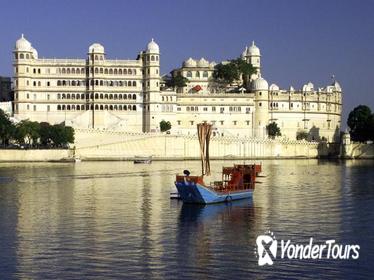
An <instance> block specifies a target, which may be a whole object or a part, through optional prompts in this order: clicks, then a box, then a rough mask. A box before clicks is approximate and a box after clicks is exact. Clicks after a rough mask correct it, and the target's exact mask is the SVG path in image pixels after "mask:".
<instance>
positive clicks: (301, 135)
mask: <svg viewBox="0 0 374 280" xmlns="http://www.w3.org/2000/svg"><path fill="white" fill-rule="evenodd" d="M296 140H308V132H306V131H304V130H300V131H298V132H297V133H296Z"/></svg>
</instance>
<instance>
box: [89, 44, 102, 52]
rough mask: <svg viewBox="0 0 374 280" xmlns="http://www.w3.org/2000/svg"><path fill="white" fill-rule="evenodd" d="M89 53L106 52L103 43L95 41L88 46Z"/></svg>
mask: <svg viewBox="0 0 374 280" xmlns="http://www.w3.org/2000/svg"><path fill="white" fill-rule="evenodd" d="M88 52H89V53H105V51H104V47H103V45H101V44H99V43H94V44H92V45H91V46H90V47H89V48H88Z"/></svg>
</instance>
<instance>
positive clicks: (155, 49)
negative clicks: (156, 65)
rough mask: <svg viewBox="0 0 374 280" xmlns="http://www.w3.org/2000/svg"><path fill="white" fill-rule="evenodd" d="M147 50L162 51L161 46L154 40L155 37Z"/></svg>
mask: <svg viewBox="0 0 374 280" xmlns="http://www.w3.org/2000/svg"><path fill="white" fill-rule="evenodd" d="M147 52H149V53H159V52H160V47H159V46H158V45H157V43H156V42H155V41H154V40H153V38H152V40H151V41H150V42H149V43H148V45H147Z"/></svg>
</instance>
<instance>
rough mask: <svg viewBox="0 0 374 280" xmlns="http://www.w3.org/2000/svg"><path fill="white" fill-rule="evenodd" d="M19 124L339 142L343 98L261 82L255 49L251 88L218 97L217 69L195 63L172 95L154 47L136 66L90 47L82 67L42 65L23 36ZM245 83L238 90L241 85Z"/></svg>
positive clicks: (65, 62)
mask: <svg viewBox="0 0 374 280" xmlns="http://www.w3.org/2000/svg"><path fill="white" fill-rule="evenodd" d="M13 55H14V56H13V59H14V60H13V61H14V62H13V66H14V91H15V95H14V96H15V101H14V117H15V118H16V119H18V120H23V119H29V120H32V121H38V122H49V123H51V124H56V123H65V124H66V125H71V126H73V127H75V128H94V129H106V130H122V131H129V132H150V133H151V132H159V123H160V121H162V120H165V121H170V123H171V125H172V129H171V134H196V124H197V123H199V122H204V121H205V122H208V123H212V124H213V127H214V132H213V134H214V135H215V136H217V137H218V136H223V135H226V136H235V137H237V136H239V137H256V138H264V137H266V129H265V127H266V125H267V124H269V123H271V122H276V123H277V124H278V126H279V127H280V130H281V133H282V137H286V138H289V139H295V138H296V135H297V133H298V132H301V131H303V132H307V133H308V134H309V138H310V139H314V140H320V139H322V138H325V139H326V140H328V141H335V140H338V137H339V132H340V124H341V112H342V90H341V87H340V85H339V84H338V82H336V81H333V83H332V84H331V85H328V86H326V87H325V88H314V85H313V84H312V83H311V82H309V83H307V84H305V85H304V86H303V87H302V89H300V90H295V89H294V88H293V87H290V88H289V89H288V90H282V89H280V88H279V87H278V86H277V85H276V84H271V85H270V86H269V84H268V82H267V81H266V80H265V79H264V78H263V77H262V75H261V54H260V50H259V48H258V47H257V46H255V44H254V43H252V45H251V46H249V47H247V48H246V49H245V50H244V52H243V54H242V55H241V57H242V59H244V60H246V61H247V62H249V63H251V64H252V65H253V66H254V67H256V69H257V73H256V74H254V75H252V77H251V80H250V84H249V85H248V86H247V87H245V88H243V87H242V88H241V87H238V86H235V85H233V86H232V87H231V88H229V89H225V90H222V89H219V88H217V87H216V86H215V83H214V81H213V79H212V74H213V71H214V66H215V63H214V62H209V61H207V60H206V59H204V58H201V59H199V60H195V59H192V58H189V59H187V60H186V61H184V62H183V64H182V66H181V67H180V68H178V69H175V70H173V71H172V75H179V74H180V75H182V76H184V77H186V78H187V79H188V83H187V86H185V87H182V88H166V87H165V83H164V81H163V79H162V77H161V75H160V50H159V46H158V45H157V43H156V42H155V41H154V40H153V39H152V41H151V42H149V43H148V45H147V47H146V49H145V50H144V51H141V52H140V53H139V54H138V56H137V58H136V59H134V60H117V59H115V60H113V59H108V58H107V56H106V53H105V50H104V47H103V46H102V45H100V44H98V43H95V44H93V45H91V46H90V47H89V49H88V53H87V56H86V58H83V59H54V58H53V59H45V58H38V52H37V51H36V49H35V48H33V47H32V45H31V43H30V42H29V41H27V40H26V39H25V38H24V36H23V35H22V37H21V38H20V39H19V40H17V42H16V45H15V49H14V51H13ZM239 84H240V83H238V85H239Z"/></svg>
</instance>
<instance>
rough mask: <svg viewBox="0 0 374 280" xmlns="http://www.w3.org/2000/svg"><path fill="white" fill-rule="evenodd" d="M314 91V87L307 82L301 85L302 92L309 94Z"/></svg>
mask: <svg viewBox="0 0 374 280" xmlns="http://www.w3.org/2000/svg"><path fill="white" fill-rule="evenodd" d="M313 90H314V85H313V84H312V83H311V82H308V83H307V84H306V85H303V92H310V91H313Z"/></svg>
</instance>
